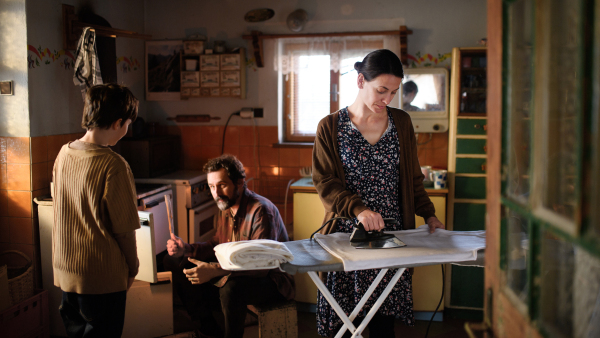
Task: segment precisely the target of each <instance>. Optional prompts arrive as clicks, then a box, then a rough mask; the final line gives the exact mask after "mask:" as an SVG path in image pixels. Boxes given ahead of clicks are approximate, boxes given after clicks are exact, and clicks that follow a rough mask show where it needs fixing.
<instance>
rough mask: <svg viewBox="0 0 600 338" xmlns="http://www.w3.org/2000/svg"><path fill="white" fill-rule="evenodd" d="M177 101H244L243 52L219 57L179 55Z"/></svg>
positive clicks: (244, 60)
mask: <svg viewBox="0 0 600 338" xmlns="http://www.w3.org/2000/svg"><path fill="white" fill-rule="evenodd" d="M180 65H181V98H182V99H188V98H194V97H237V98H240V99H245V98H246V49H245V48H243V47H242V48H238V49H237V51H236V52H231V53H223V54H192V53H185V52H184V53H182V54H181V62H180Z"/></svg>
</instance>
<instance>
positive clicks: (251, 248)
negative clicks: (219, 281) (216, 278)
mask: <svg viewBox="0 0 600 338" xmlns="http://www.w3.org/2000/svg"><path fill="white" fill-rule="evenodd" d="M214 250H215V253H216V256H217V260H218V261H219V264H221V268H223V269H225V270H263V269H273V268H277V267H279V264H281V263H286V262H291V261H293V260H294V255H293V254H292V253H291V252H290V250H289V249H288V248H287V247H286V246H285V244H283V243H281V242H278V241H274V240H270V239H255V240H251V241H239V242H230V243H222V244H219V245H217V246H215V248H214Z"/></svg>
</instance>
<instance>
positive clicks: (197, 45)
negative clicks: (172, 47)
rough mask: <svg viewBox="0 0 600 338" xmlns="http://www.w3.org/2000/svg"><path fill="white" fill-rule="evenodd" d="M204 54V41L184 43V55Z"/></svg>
mask: <svg viewBox="0 0 600 338" xmlns="http://www.w3.org/2000/svg"><path fill="white" fill-rule="evenodd" d="M203 52H204V41H199V40H189V41H183V53H185V54H202V53H203Z"/></svg>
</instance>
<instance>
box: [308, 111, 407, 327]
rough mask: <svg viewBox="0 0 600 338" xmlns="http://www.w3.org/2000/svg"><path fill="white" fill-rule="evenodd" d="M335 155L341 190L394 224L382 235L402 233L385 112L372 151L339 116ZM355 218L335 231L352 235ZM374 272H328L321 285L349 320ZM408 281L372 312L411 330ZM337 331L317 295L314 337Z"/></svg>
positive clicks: (395, 149)
mask: <svg viewBox="0 0 600 338" xmlns="http://www.w3.org/2000/svg"><path fill="white" fill-rule="evenodd" d="M338 152H339V154H340V157H341V160H342V164H343V166H344V175H345V179H346V189H348V190H350V191H351V192H353V193H355V194H357V195H358V196H360V198H361V199H362V201H363V203H364V204H365V205H366V206H367V207H368V208H369V209H370V210H372V211H375V212H378V213H380V214H381V215H382V216H383V218H394V219H396V220H397V221H398V224H394V225H388V226H387V227H386V229H387V230H402V212H401V208H400V205H399V200H398V199H399V192H398V180H399V172H398V164H399V161H400V156H399V154H400V145H399V141H398V132H397V130H396V128H395V126H394V120H393V118H392V114H391V112H390V111H389V110H388V128H387V130H386V131H385V133H384V134H383V136H381V138H380V139H379V141H377V143H376V144H375V145H371V144H370V143H369V142H367V140H366V139H365V138H364V137H363V136H362V134H361V133H360V131H359V130H358V129H357V128H356V127H355V126H354V124H353V123H352V122H351V121H350V116H349V114H348V108H347V107H346V108H344V109H341V110H340V111H339V119H338ZM355 222H357V220H356V218H354V219H353V220H352V221H349V220H344V221H342V222H338V226H337V228H336V229H335V231H338V232H352V230H353V227H354V223H355ZM379 271H380V270H360V271H347V272H346V271H334V272H329V273H328V274H327V281H326V283H325V285H326V286H327V288H328V289H329V292H331V294H332V295H333V296H334V297H335V299H336V300H337V302H338V303H339V304H340V306H341V307H342V309H343V310H344V312H346V314H347V315H350V313H351V312H352V310H354V307H355V306H356V304H358V302H359V301H360V299H361V298H362V296H363V295H364V294H365V292H366V291H367V289H368V288H369V286H370V285H371V283H372V282H373V280H374V279H375V277H376V276H377V274H378V273H379ZM396 271H397V270H396V269H390V271H388V272H387V273H386V275H385V277H384V278H383V280H382V281H381V283H380V284H379V285H378V286H377V288H376V289H375V292H373V294H372V295H371V297H370V298H369V300H368V301H367V303H366V304H365V306H364V307H363V308H362V310H361V312H360V313H359V317H365V316H366V314H367V312H368V311H369V310H370V309H371V307H372V306H373V304H374V303H375V301H376V300H377V298H379V295H381V293H382V292H383V289H384V288H385V287H386V286H387V284H388V283H389V281H390V280H391V279H392V277H393V276H394V274H395V273H396ZM411 285H412V278H411V276H410V273H409V272H408V270H406V271H405V272H404V274H402V276H401V277H400V279H399V280H398V283H396V285H395V286H394V288H393V289H392V292H390V294H389V295H388V297H387V298H386V300H385V301H384V302H383V304H382V305H381V307H380V308H379V310H378V312H379V313H380V314H382V315H386V316H395V317H397V318H401V319H402V320H403V321H404V323H405V324H406V325H409V326H413V325H414V314H413V300H412V288H411ZM341 326H342V321H341V320H340V318H339V317H338V315H337V314H336V313H335V311H334V310H333V309H332V308H331V306H329V303H328V302H327V300H326V299H325V297H323V295H322V294H321V292H319V294H318V299H317V331H318V333H319V335H321V336H331V335H332V334H335V333H336V332H337V330H339V328H340V327H341Z"/></svg>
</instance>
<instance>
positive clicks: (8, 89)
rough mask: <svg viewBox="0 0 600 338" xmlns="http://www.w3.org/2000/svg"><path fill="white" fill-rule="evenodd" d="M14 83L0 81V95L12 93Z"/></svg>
mask: <svg viewBox="0 0 600 338" xmlns="http://www.w3.org/2000/svg"><path fill="white" fill-rule="evenodd" d="M12 94H13V84H12V81H0V95H12Z"/></svg>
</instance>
